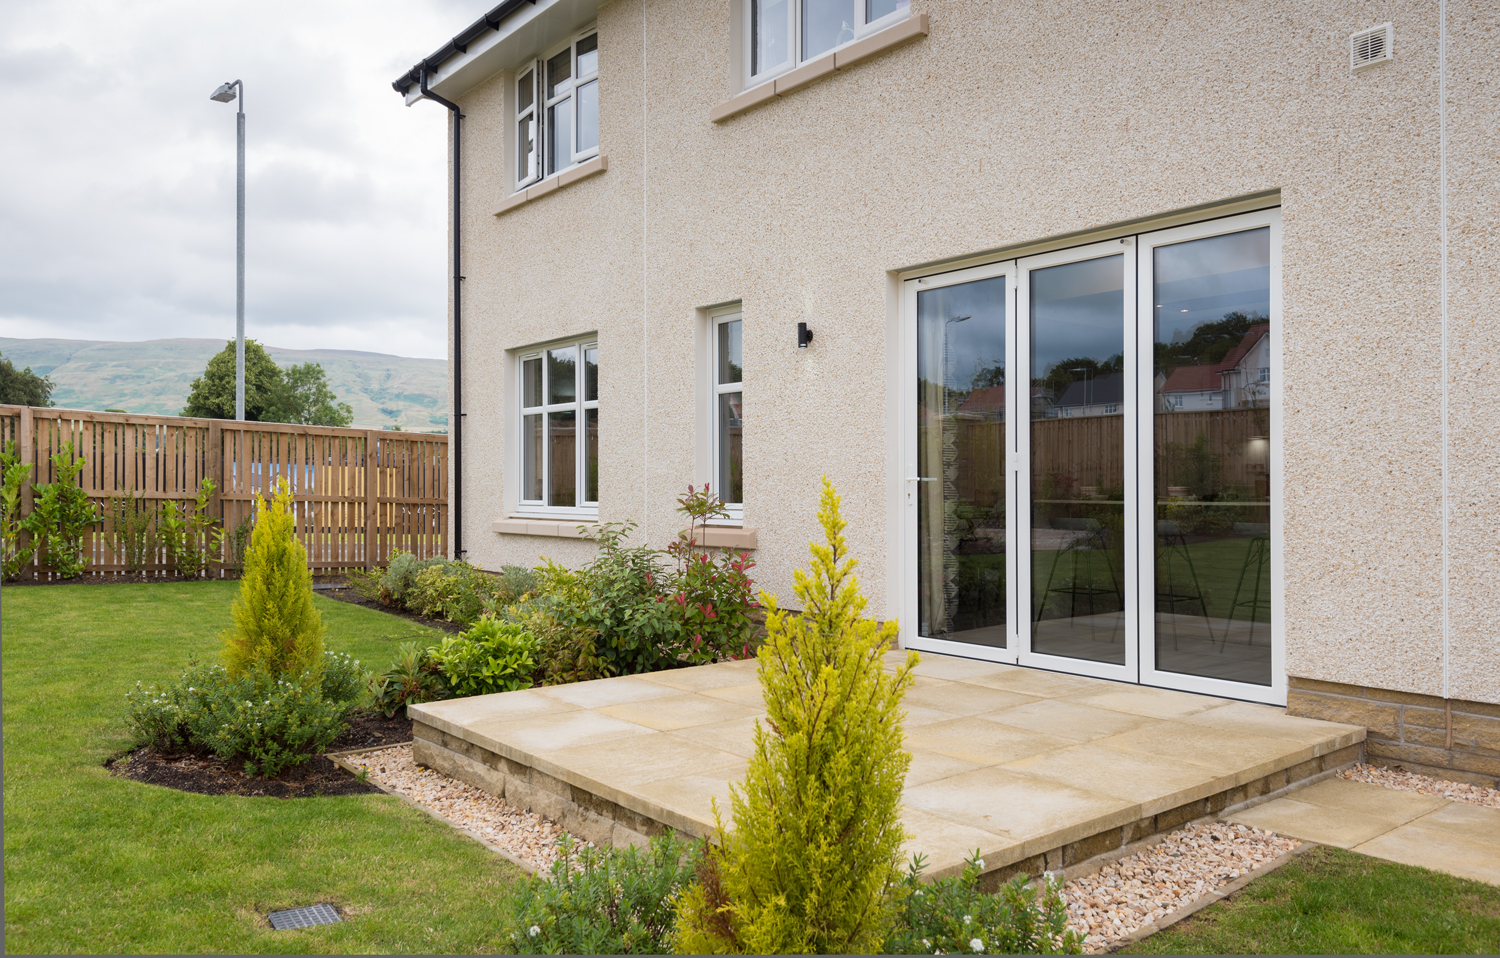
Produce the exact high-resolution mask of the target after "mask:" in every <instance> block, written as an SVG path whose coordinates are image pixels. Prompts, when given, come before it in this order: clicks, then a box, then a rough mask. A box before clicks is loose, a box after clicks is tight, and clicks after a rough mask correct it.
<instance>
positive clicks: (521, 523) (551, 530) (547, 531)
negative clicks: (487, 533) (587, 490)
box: [490, 516, 599, 539]
mask: <svg viewBox="0 0 1500 958" xmlns="http://www.w3.org/2000/svg"><path fill="white" fill-rule="evenodd" d="M579 526H583V527H584V531H585V532H594V531H596V530H597V529H598V528H599V520H598V519H596V518H595V519H590V518H586V517H584V516H579V517H578V518H577V519H527V518H512V519H496V520H495V521H494V522H492V523H490V530H491V531H493V532H497V533H499V534H500V535H506V536H551V537H553V538H556V539H583V538H586V536H585V535H584V534H583V533H582V532H580V531H579V529H578V527H579Z"/></svg>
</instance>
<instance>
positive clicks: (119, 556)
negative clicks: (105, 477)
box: [109, 489, 157, 572]
mask: <svg viewBox="0 0 1500 958" xmlns="http://www.w3.org/2000/svg"><path fill="white" fill-rule="evenodd" d="M109 534H110V540H111V544H112V545H113V547H114V553H115V561H117V562H119V563H120V564H121V565H123V566H125V569H126V571H128V572H140V571H142V570H143V569H145V568H146V566H148V565H151V564H152V563H153V562H155V561H156V547H157V535H156V510H155V509H154V508H152V504H151V500H150V499H147V498H145V497H144V496H137V495H136V494H135V491H134V490H130V489H127V490H126V491H124V492H122V493H118V494H116V495H113V496H110V497H109Z"/></svg>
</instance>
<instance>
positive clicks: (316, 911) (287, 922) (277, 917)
mask: <svg viewBox="0 0 1500 958" xmlns="http://www.w3.org/2000/svg"><path fill="white" fill-rule="evenodd" d="M266 917H267V918H269V919H271V927H272V928H275V929H276V930H277V931H286V930H287V929H288V928H310V927H311V926H313V925H332V924H335V923H337V922H340V921H342V920H343V919H342V918H340V917H339V913H338V912H336V911H334V910H333V906H332V905H308V906H307V907H306V908H288V909H287V910H286V911H273V912H271V913H270V914H269V915H267V916H266Z"/></svg>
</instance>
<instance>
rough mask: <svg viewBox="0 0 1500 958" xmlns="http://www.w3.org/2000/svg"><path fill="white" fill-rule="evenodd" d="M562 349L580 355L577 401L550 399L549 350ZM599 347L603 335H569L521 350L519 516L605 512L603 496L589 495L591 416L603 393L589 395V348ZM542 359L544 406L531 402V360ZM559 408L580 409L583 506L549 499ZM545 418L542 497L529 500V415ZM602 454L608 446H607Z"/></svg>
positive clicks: (578, 491)
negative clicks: (552, 421) (551, 427)
mask: <svg viewBox="0 0 1500 958" xmlns="http://www.w3.org/2000/svg"><path fill="white" fill-rule="evenodd" d="M558 349H573V350H575V352H576V354H577V357H578V358H577V360H576V362H575V364H574V367H573V369H574V376H575V377H576V378H575V381H574V386H573V389H574V398H573V400H572V401H571V402H565V403H549V402H547V398H548V392H549V387H550V385H551V383H550V381H549V376H550V373H549V371H548V368H547V354H548V353H549V352H552V351H554V350H558ZM590 349H592V350H595V351H596V355H597V351H598V349H599V337H598V336H597V335H591V336H584V337H580V338H576V339H565V340H561V341H558V342H552V343H545V344H543V345H540V346H532V347H528V348H526V349H524V350H521V351H519V352H518V353H517V354H516V357H515V397H516V415H515V419H514V423H515V428H516V435H517V437H518V440H519V441H518V442H517V443H516V446H515V449H516V461H515V468H514V469H512V470H511V472H512V474H513V478H514V481H515V483H516V486H515V488H516V490H517V492H516V514H517V515H521V516H534V517H537V518H583V519H597V518H598V516H599V501H598V500H597V499H592V500H591V499H586V498H585V496H586V495H587V493H588V414H589V412H590V411H597V410H598V409H599V400H598V398H597V395H598V394H597V393H596V394H595V398H594V399H589V398H588V371H587V369H586V366H585V361H584V360H585V357H586V356H587V353H588V350H590ZM534 359H535V360H541V377H542V381H541V387H542V404H541V405H540V406H528V405H526V363H527V362H528V361H530V360H534ZM555 412H574V413H576V418H575V419H574V422H576V423H577V427H576V433H575V436H574V441H575V442H576V444H577V445H576V447H575V450H574V455H573V463H574V470H575V473H576V474H575V476H574V480H573V481H574V487H573V488H574V490H575V501H576V503H577V505H572V506H554V505H551V504H549V503H548V502H547V497H548V495H549V494H550V492H551V489H552V462H551V456H549V455H548V444H547V421H548V420H547V417H548V415H549V414H551V413H555ZM528 416H541V417H542V451H541V461H540V463H539V464H538V465H539V466H540V469H541V480H542V498H541V499H527V498H526V442H527V436H526V417H528ZM601 453H602V450H601Z"/></svg>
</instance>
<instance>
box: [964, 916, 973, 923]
mask: <svg viewBox="0 0 1500 958" xmlns="http://www.w3.org/2000/svg"><path fill="white" fill-rule="evenodd" d="M973 918H974V916H973V915H965V916H964V924H965V925H967V924H968V923H969V922H970V921H971V920H973Z"/></svg>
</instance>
